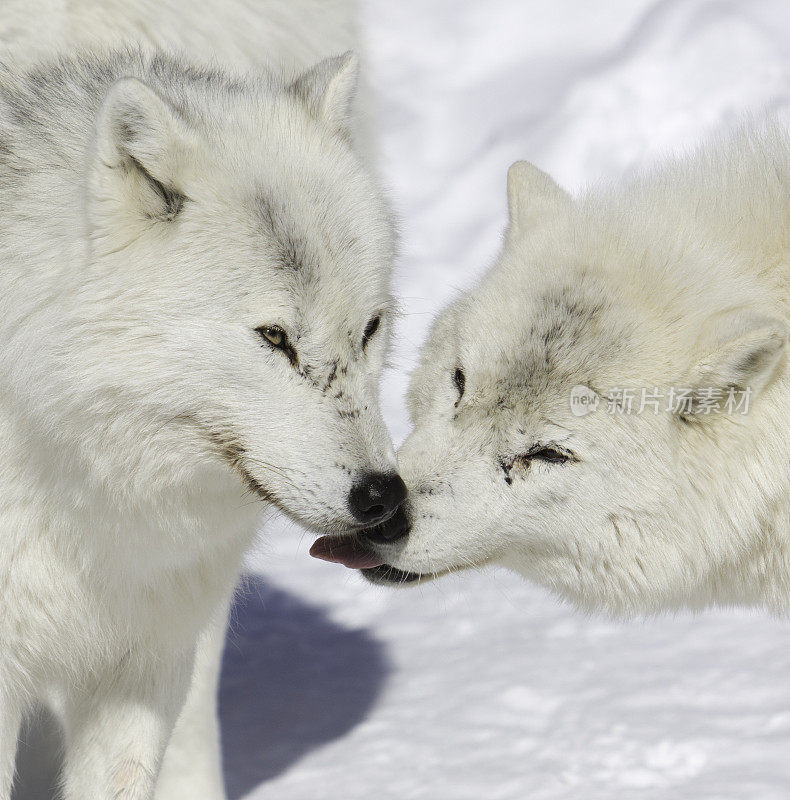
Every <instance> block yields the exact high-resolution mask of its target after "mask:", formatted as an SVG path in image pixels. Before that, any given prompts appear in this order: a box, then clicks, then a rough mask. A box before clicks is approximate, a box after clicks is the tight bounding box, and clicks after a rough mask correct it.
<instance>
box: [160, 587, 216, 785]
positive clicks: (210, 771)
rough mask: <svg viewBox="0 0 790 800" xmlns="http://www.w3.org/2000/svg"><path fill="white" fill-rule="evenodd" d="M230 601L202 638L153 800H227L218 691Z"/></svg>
mask: <svg viewBox="0 0 790 800" xmlns="http://www.w3.org/2000/svg"><path fill="white" fill-rule="evenodd" d="M229 606H230V597H228V598H227V599H226V600H225V602H224V603H223V604H222V606H221V607H220V609H219V610H218V611H217V613H216V614H215V615H214V619H213V620H212V622H211V623H210V624H209V626H208V627H207V628H206V629H205V630H204V631H203V633H202V634H201V637H200V640H199V642H198V649H197V653H196V655H195V671H194V674H193V675H192V683H191V686H190V688H189V693H188V694H187V699H186V702H185V703H184V707H183V709H182V710H181V714H180V715H179V717H178V722H177V723H176V727H175V729H174V731H173V736H172V738H171V740H170V743H169V744H168V746H167V751H166V753H165V759H164V762H163V764H162V770H161V772H160V773H159V780H158V782H157V784H156V800H194V799H195V798H200V800H225V784H224V781H223V777H222V750H221V743H220V729H219V718H218V716H217V712H218V707H217V699H218V698H217V691H218V688H219V677H220V668H221V666H222V651H223V649H224V646H225V629H226V627H227V619H228V609H229Z"/></svg>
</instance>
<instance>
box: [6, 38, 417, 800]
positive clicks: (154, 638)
mask: <svg viewBox="0 0 790 800" xmlns="http://www.w3.org/2000/svg"><path fill="white" fill-rule="evenodd" d="M355 78H356V65H355V61H354V59H353V57H351V56H345V57H338V58H334V59H329V60H327V61H325V62H322V63H320V64H318V65H317V66H316V67H314V68H313V69H311V70H309V71H307V72H306V73H304V74H303V75H301V76H300V77H299V78H297V79H296V80H295V81H293V82H282V81H280V80H279V79H278V78H277V77H276V76H274V75H266V76H263V75H261V76H258V77H249V78H240V77H230V76H228V75H226V74H224V73H221V72H218V71H213V70H208V69H204V68H198V67H195V66H192V65H189V64H187V63H182V62H180V61H176V60H172V59H170V58H167V57H164V56H162V55H153V54H145V53H143V52H139V51H124V52H116V53H114V54H108V55H106V56H102V57H99V56H91V55H83V56H79V57H73V58H66V59H61V60H59V61H57V62H54V63H51V64H41V65H39V66H37V67H36V68H34V69H32V70H30V71H28V72H22V73H12V72H10V71H8V70H4V71H2V72H1V73H0V185H2V192H0V204H2V210H1V211H0V263H2V265H3V266H2V269H0V374H2V376H3V380H2V385H1V386H0V443H1V444H0V642H2V647H1V648H0V798H2V800H7V798H8V797H9V794H10V791H11V782H12V776H13V764H14V751H15V745H16V737H17V731H18V728H19V724H20V721H21V719H22V718H23V716H24V715H25V713H26V712H27V711H28V709H29V708H30V707H31V706H32V704H33V703H34V702H36V701H39V700H42V699H45V700H47V701H48V702H50V703H51V704H52V705H53V707H54V708H55V709H56V710H57V712H58V713H59V714H60V715H61V717H62V719H63V721H64V725H65V730H66V738H67V741H66V767H65V775H64V782H65V794H66V797H67V798H74V799H76V798H81V799H82V798H88V797H90V798H92V799H94V798H95V799H96V800H100V798H120V797H129V798H150V797H151V796H152V793H153V790H154V783H155V780H156V776H157V772H158V770H159V765H160V762H161V759H162V755H163V752H164V749H165V745H166V743H167V740H168V737H169V735H170V731H171V728H172V726H173V723H174V720H175V718H176V716H177V714H178V713H179V709H180V707H181V704H182V702H183V698H184V694H185V692H186V688H187V686H188V682H189V679H190V676H191V673H192V659H193V652H194V648H195V641H196V638H197V636H198V633H199V631H200V629H201V628H203V627H204V626H205V625H206V623H207V621H208V620H209V618H210V617H211V615H212V613H216V611H217V609H221V608H222V607H223V603H224V601H225V599H226V596H227V595H228V593H229V592H230V590H231V587H232V584H233V582H234V580H235V577H236V573H237V570H238V568H239V562H240V558H241V555H242V553H243V551H244V549H245V548H246V547H247V545H248V544H249V543H250V541H251V539H252V536H253V533H254V530H255V520H256V517H257V515H258V513H259V510H260V503H256V502H253V500H254V499H259V500H261V501H263V502H264V503H268V504H273V505H275V506H278V507H279V508H281V509H283V510H284V511H286V512H287V513H288V514H289V515H290V516H292V517H293V518H295V519H297V520H299V521H301V522H303V523H304V524H306V525H308V526H310V527H313V528H317V529H324V530H327V531H331V530H334V529H337V528H339V527H343V528H345V527H346V526H348V525H351V526H354V525H369V524H370V523H372V522H375V520H376V519H384V518H385V517H386V516H387V515H389V514H391V513H392V511H393V510H394V508H395V507H396V506H397V504H398V503H399V502H400V501H401V500H402V499H403V494H404V487H403V483H402V481H401V480H400V478H399V477H398V476H397V473H396V472H395V457H394V453H393V451H392V447H391V444H390V440H389V437H388V434H387V432H386V430H385V428H384V425H383V423H382V421H381V418H380V415H379V410H378V400H377V376H378V374H379V372H380V369H381V366H382V361H383V358H384V351H385V347H386V339H387V336H388V331H389V327H390V306H391V300H390V289H389V268H390V262H391V259H392V250H393V234H392V230H391V225H390V221H389V214H388V210H387V208H386V206H385V204H384V203H383V201H382V199H381V197H380V195H379V192H378V190H377V188H376V186H375V183H374V182H373V181H372V180H371V178H370V177H369V175H368V174H367V173H366V171H365V169H364V168H363V167H362V166H361V164H360V162H359V159H358V158H357V156H356V155H355V153H354V151H353V149H352V147H351V146H350V134H349V128H348V108H349V103H350V102H351V97H352V94H353V90H354V84H355ZM195 768H196V769H197V770H200V767H199V765H195ZM193 796H197V794H195V795H193Z"/></svg>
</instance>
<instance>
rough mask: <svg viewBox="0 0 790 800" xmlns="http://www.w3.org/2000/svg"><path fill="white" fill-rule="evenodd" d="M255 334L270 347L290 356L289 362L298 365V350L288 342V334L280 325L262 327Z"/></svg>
mask: <svg viewBox="0 0 790 800" xmlns="http://www.w3.org/2000/svg"><path fill="white" fill-rule="evenodd" d="M255 333H257V334H258V336H260V337H261V339H263V341H264V342H266V344H268V345H269V346H270V347H273V348H275V349H276V350H282V351H283V353H285V355H287V356H288V360H289V361H290V362H291V363H292V364H296V350H294V348H293V347H292V346H291V343H290V342H289V341H288V334H287V333H286V332H285V331H284V330H283V329H282V328H281V327H280V326H279V325H261V327H260V328H256V329H255Z"/></svg>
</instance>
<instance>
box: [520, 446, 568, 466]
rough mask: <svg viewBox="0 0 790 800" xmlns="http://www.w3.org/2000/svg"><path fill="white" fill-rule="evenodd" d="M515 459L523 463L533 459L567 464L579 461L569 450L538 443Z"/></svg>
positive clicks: (547, 462)
mask: <svg viewBox="0 0 790 800" xmlns="http://www.w3.org/2000/svg"><path fill="white" fill-rule="evenodd" d="M515 460H516V461H520V462H521V463H523V464H529V463H530V462H532V461H543V462H545V463H546V464H567V463H569V462H574V461H578V459H577V458H576V456H574V454H573V453H571V452H570V451H569V450H563V449H560V448H559V447H557V446H555V445H536V446H535V447H533V448H532V449H531V450H528V451H527V452H526V453H524V454H523V455H521V456H518V457H517V458H516V459H515Z"/></svg>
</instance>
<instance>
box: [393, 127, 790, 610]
mask: <svg viewBox="0 0 790 800" xmlns="http://www.w3.org/2000/svg"><path fill="white" fill-rule="evenodd" d="M758 127H759V126H758ZM509 198H510V209H511V220H510V226H509V230H508V232H507V235H506V240H505V243H504V247H503V250H502V253H501V255H500V257H499V261H498V263H497V265H496V266H495V267H494V268H493V269H492V270H491V271H490V272H489V273H488V274H487V275H486V276H485V277H484V278H483V280H482V281H481V282H480V284H479V285H478V286H477V287H476V288H474V289H472V290H471V291H470V292H468V293H467V294H466V295H465V296H463V297H461V298H459V299H458V300H457V301H456V302H454V303H453V304H452V305H451V306H450V307H449V308H447V309H446V310H445V311H444V312H443V313H442V314H441V315H440V316H439V318H438V319H437V321H436V323H435V325H434V328H433V331H432V334H431V336H430V338H429V341H428V343H427V344H426V346H425V348H424V351H423V353H422V360H421V364H420V366H419V367H418V369H417V370H416V372H415V374H414V376H413V379H412V383H411V389H410V409H411V414H412V417H413V421H414V425H415V428H414V432H413V433H412V434H411V436H410V437H409V439H408V440H407V441H406V443H405V444H404V445H403V448H402V449H401V450H400V452H399V463H400V468H401V474H402V475H403V477H404V480H406V482H407V485H408V486H409V489H410V499H409V501H408V514H409V517H410V519H411V522H412V529H411V534H410V535H409V537H408V539H406V540H403V541H402V542H399V543H397V544H393V545H389V546H381V547H380V548H379V551H380V553H381V554H382V555H383V556H384V557H385V558H386V560H387V561H388V563H390V564H391V565H394V566H395V567H397V568H398V569H400V570H403V571H407V572H412V573H419V574H422V575H424V576H426V577H429V576H430V575H433V574H441V573H443V572H447V571H451V570H456V569H459V568H463V567H467V566H474V565H481V564H486V563H497V564H504V565H506V566H508V567H510V568H512V569H514V570H517V571H519V572H520V573H522V574H524V575H525V576H527V577H529V578H531V579H533V580H535V581H538V582H540V583H541V584H543V585H545V586H547V587H549V588H550V589H551V590H553V591H554V592H556V593H557V594H559V595H561V596H562V597H564V598H567V599H569V600H570V601H572V602H574V603H576V604H578V605H579V606H580V607H581V608H583V609H587V610H604V611H607V612H611V613H635V612H651V611H656V610H659V609H665V608H669V607H678V606H694V607H699V606H704V605H708V604H715V603H719V604H736V603H737V604H749V605H760V606H766V607H769V608H771V609H774V610H776V611H784V610H786V609H787V607H788V601H790V555H789V554H788V547H789V546H790V529H789V528H788V521H789V517H790V465H789V463H788V458H787V443H788V440H790V428H788V425H790V374H789V373H788V367H787V355H786V346H785V343H786V339H787V323H788V312H789V309H788V302H789V301H790V297H789V296H788V278H790V139H789V138H788V135H787V133H786V132H785V131H784V130H783V129H780V128H779V127H771V126H768V127H767V128H762V127H760V129H759V130H753V131H751V132H747V133H742V134H741V135H739V136H737V137H735V138H733V139H729V140H727V141H724V142H717V143H713V144H711V145H710V146H708V147H707V148H705V149H703V150H702V151H700V152H698V153H697V154H696V155H694V156H692V157H688V158H682V159H678V160H677V161H676V162H673V163H669V164H666V165H665V166H663V167H661V168H660V169H657V170H655V171H654V172H652V173H650V174H647V175H644V176H642V177H639V178H637V179H636V180H634V181H632V182H630V183H628V184H627V185H624V186H621V187H616V188H610V189H600V190H594V191H590V192H589V193H588V194H586V195H585V196H583V197H580V198H578V199H572V198H571V197H570V196H568V195H567V194H566V193H565V192H564V191H563V190H562V189H560V188H559V187H558V186H557V185H556V184H555V183H554V182H553V181H552V180H551V179H550V178H549V177H548V176H546V175H545V174H543V173H542V172H540V171H539V170H537V169H536V168H535V167H533V166H531V165H529V164H525V163H519V164H516V165H514V166H513V167H512V168H511V171H510V175H509ZM456 369H463V371H464V373H465V378H466V384H465V390H464V393H463V397H461V399H460V400H459V391H458V388H457V386H456V385H455V384H454V379H453V376H454V371H455V370H456ZM574 385H582V386H587V387H590V388H591V389H592V390H593V391H595V392H597V393H598V394H599V395H601V397H602V398H603V399H602V400H601V406H600V407H599V410H598V411H597V412H595V413H590V414H588V415H586V416H574V415H573V414H572V413H571V411H570V402H569V399H570V394H571V389H572V387H573V386H574ZM672 386H675V387H683V388H690V389H692V390H695V391H696V390H704V389H705V387H708V386H713V387H719V388H722V389H726V388H727V387H729V386H740V387H746V386H749V387H751V388H752V390H753V394H752V396H751V407H750V409H749V412H748V413H747V414H745V415H742V414H740V413H734V414H727V413H713V414H710V415H705V414H703V413H702V412H701V406H695V407H694V408H693V409H692V410H691V413H689V414H678V413H671V412H668V411H666V410H662V412H661V413H658V414H654V413H653V412H652V410H651V409H650V408H648V410H647V411H645V412H644V413H642V414H638V415H637V414H631V415H626V414H609V413H607V411H605V410H603V409H604V407H605V406H606V401H605V395H606V394H607V393H608V392H610V391H611V390H614V389H623V388H631V389H634V390H639V389H641V388H643V387H644V388H646V389H648V390H652V389H653V388H654V387H659V389H661V390H663V391H664V392H665V393H666V392H667V391H668V390H669V388H670V387H672ZM539 443H540V444H546V443H555V444H556V445H558V446H560V447H562V448H565V449H567V450H568V451H570V452H572V453H573V454H574V456H575V459H576V460H575V462H574V461H571V462H568V463H564V464H553V463H547V462H546V461H543V460H540V459H529V458H519V457H520V456H523V455H524V454H528V453H529V452H530V451H531V450H532V449H533V448H534V446H535V445H536V444H539ZM379 572H381V571H379ZM401 577H402V576H401V575H399V574H398V573H394V574H393V575H391V576H390V578H391V579H393V580H398V579H399V578H401Z"/></svg>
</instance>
